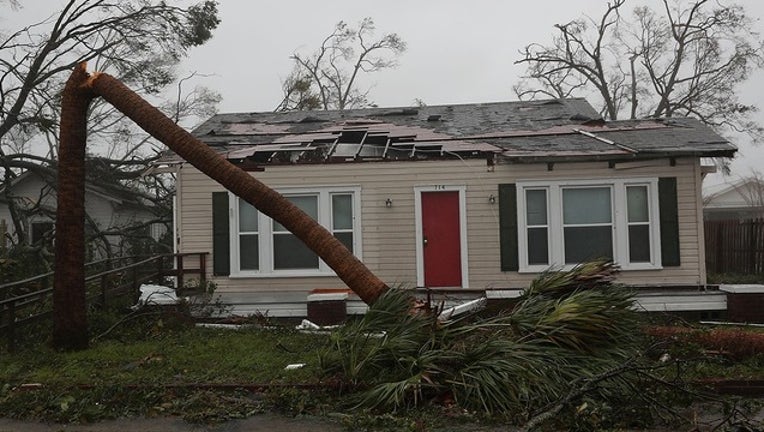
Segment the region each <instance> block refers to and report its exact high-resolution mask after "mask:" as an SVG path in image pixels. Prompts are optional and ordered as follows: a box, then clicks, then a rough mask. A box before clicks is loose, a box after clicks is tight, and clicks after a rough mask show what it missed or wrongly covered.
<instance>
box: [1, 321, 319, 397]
mask: <svg viewBox="0 0 764 432" xmlns="http://www.w3.org/2000/svg"><path fill="white" fill-rule="evenodd" d="M320 338H321V336H314V335H303V334H299V333H294V332H285V331H283V330H281V331H273V330H262V329H260V330H256V329H252V330H237V331H231V330H214V329H204V328H195V329H190V330H187V331H183V332H180V333H174V334H173V335H168V336H165V337H160V338H155V339H150V340H144V341H137V342H134V343H130V344H124V343H122V342H119V341H114V340H110V341H104V342H101V343H98V344H96V345H94V346H93V347H92V348H91V349H89V350H86V351H80V352H69V353H64V352H55V351H52V350H50V349H47V348H44V347H38V348H35V349H32V350H28V351H25V352H22V353H19V354H17V355H13V356H4V357H3V358H2V359H0V381H2V382H4V383H9V384H11V385H20V384H23V383H42V384H45V385H51V386H53V385H55V386H75V385H82V384H88V385H98V384H106V383H108V384H113V385H123V384H154V385H165V384H188V383H241V384H251V383H263V384H267V383H272V382H282V383H304V382H306V381H316V377H317V372H318V369H317V365H316V355H315V349H316V348H318V346H319V345H320V341H319V339H320ZM290 363H306V364H307V367H306V368H303V369H297V370H292V371H286V370H284V367H285V366H286V365H287V364H290Z"/></svg>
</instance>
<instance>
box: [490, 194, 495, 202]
mask: <svg viewBox="0 0 764 432" xmlns="http://www.w3.org/2000/svg"><path fill="white" fill-rule="evenodd" d="M488 202H489V203H491V204H496V196H495V195H494V194H491V195H490V196H489V197H488Z"/></svg>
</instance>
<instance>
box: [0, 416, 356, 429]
mask: <svg viewBox="0 0 764 432" xmlns="http://www.w3.org/2000/svg"><path fill="white" fill-rule="evenodd" d="M17 431H22V432H60V431H65V432H181V431H183V432H187V431H189V432H191V431H192V432H239V431H241V432H249V431H252V432H273V431H289V432H340V431H342V427H341V426H340V425H338V424H334V423H330V422H328V421H326V420H323V419H318V418H288V417H281V416H278V415H274V414H261V415H256V416H253V417H249V418H246V419H242V420H231V421H228V422H225V423H220V424H216V425H198V424H191V423H187V422H185V421H183V420H181V419H179V418H177V417H156V418H142V417H136V418H124V419H117V420H107V421H103V422H98V423H90V424H83V425H79V424H57V423H37V422H26V421H17V420H10V419H5V418H0V432H17Z"/></svg>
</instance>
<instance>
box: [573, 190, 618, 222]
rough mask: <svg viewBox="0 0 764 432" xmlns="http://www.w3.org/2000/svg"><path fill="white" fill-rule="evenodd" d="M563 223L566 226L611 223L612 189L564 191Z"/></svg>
mask: <svg viewBox="0 0 764 432" xmlns="http://www.w3.org/2000/svg"><path fill="white" fill-rule="evenodd" d="M562 205H563V222H564V223H565V224H594V223H610V221H611V214H612V210H611V206H610V188H607V187H596V188H575V189H572V188H570V189H563V191H562Z"/></svg>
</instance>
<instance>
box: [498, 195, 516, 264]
mask: <svg viewBox="0 0 764 432" xmlns="http://www.w3.org/2000/svg"><path fill="white" fill-rule="evenodd" d="M499 245H500V248H501V271H517V270H518V269H519V265H518V256H517V189H516V188H515V185H514V184H500V185H499Z"/></svg>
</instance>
